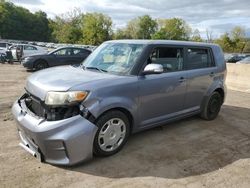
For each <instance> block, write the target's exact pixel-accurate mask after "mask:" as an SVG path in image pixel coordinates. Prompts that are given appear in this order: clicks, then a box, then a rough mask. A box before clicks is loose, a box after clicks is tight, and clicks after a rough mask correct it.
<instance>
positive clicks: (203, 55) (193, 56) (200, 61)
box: [187, 48, 214, 69]
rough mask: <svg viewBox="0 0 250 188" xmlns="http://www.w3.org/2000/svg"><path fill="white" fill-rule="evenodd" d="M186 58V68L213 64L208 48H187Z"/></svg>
mask: <svg viewBox="0 0 250 188" xmlns="http://www.w3.org/2000/svg"><path fill="white" fill-rule="evenodd" d="M187 58H188V64H187V68H188V69H201V68H207V67H213V66H214V63H213V60H212V57H211V53H210V50H209V49H201V48H188V51H187Z"/></svg>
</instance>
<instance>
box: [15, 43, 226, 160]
mask: <svg viewBox="0 0 250 188" xmlns="http://www.w3.org/2000/svg"><path fill="white" fill-rule="evenodd" d="M61 50H63V49H60V50H58V51H55V52H53V54H55V56H56V55H57V53H58V54H61V52H60V51H61ZM65 51H67V50H66V49H64V53H66V52H65ZM73 51H74V49H71V51H70V53H72V52H73ZM53 54H51V55H52V56H53ZM225 71H226V65H225V61H224V55H223V52H222V50H221V48H220V47H219V46H218V45H215V44H206V43H195V42H181V41H163V40H161V41H157V40H155V41H153V40H118V41H108V42H105V43H103V44H102V45H101V46H99V47H98V48H97V49H96V50H95V51H93V52H92V53H91V54H90V56H89V57H88V58H87V59H86V60H85V61H84V62H83V64H81V65H80V66H66V67H65V66H64V67H55V68H50V69H47V70H42V71H38V72H36V73H33V74H32V75H31V76H30V77H29V78H28V79H27V83H26V86H25V90H26V92H25V93H24V94H23V96H22V97H20V98H19V99H18V100H17V101H16V102H15V103H14V105H13V107H12V112H13V114H14V117H15V119H16V121H17V123H18V124H17V128H18V133H19V135H20V139H21V142H20V144H19V145H20V146H21V147H22V148H24V149H25V150H26V151H28V152H29V153H31V154H32V155H33V156H35V157H37V158H38V159H39V160H41V161H44V162H47V163H51V164H57V165H73V164H76V163H79V162H82V161H85V160H87V159H90V158H91V157H92V156H93V154H94V155H97V156H109V155H113V154H115V153H117V152H118V151H120V150H121V149H122V147H123V146H124V145H125V143H126V141H127V140H128V138H129V135H130V134H132V133H136V132H139V131H142V130H145V129H149V128H152V127H155V126H159V125H164V124H165V123H166V122H170V121H174V120H178V119H181V118H185V117H189V116H193V115H197V114H199V115H200V116H201V117H202V118H203V119H205V120H213V119H215V118H216V117H217V115H218V113H219V111H220V108H221V105H222V104H223V102H224V98H225V96H226V86H225V79H226V74H225ZM194 134H195V133H194Z"/></svg>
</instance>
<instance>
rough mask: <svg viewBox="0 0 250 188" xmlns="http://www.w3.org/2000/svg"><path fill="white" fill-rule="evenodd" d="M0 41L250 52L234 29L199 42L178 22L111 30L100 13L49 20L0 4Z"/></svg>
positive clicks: (148, 21) (141, 21)
mask: <svg viewBox="0 0 250 188" xmlns="http://www.w3.org/2000/svg"><path fill="white" fill-rule="evenodd" d="M0 25H1V27H0V38H3V39H16V40H28V41H43V42H59V43H74V44H76V43H79V44H80V43H83V44H90V45H99V44H101V43H102V42H103V41H106V40H111V39H165V40H186V41H196V42H215V43H217V44H219V45H220V46H221V47H222V48H223V50H224V51H225V52H250V41H249V40H247V39H246V34H245V30H244V28H242V27H239V26H237V27H235V28H233V29H232V31H231V32H230V33H225V34H223V35H222V36H220V37H219V38H218V39H213V37H212V31H208V30H207V32H206V33H207V39H202V37H201V35H200V32H199V30H198V29H192V28H191V27H190V25H189V24H188V23H187V22H186V21H185V20H183V19H181V18H170V19H153V18H152V17H150V16H149V15H143V16H139V17H137V18H134V19H132V20H130V21H128V23H127V24H126V26H125V27H124V28H119V29H116V30H114V29H113V22H112V19H111V18H110V17H109V16H108V15H105V14H102V13H85V14H84V13H82V12H81V11H80V10H79V9H74V10H72V11H70V12H67V13H65V14H62V15H60V16H56V17H55V18H54V19H49V18H48V17H47V15H46V13H45V12H42V11H38V12H35V13H31V12H30V11H29V10H27V9H25V8H22V7H19V6H16V5H14V4H13V3H10V2H7V1H5V0H0Z"/></svg>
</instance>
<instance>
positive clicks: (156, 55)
mask: <svg viewBox="0 0 250 188" xmlns="http://www.w3.org/2000/svg"><path fill="white" fill-rule="evenodd" d="M148 63H154V64H161V65H162V66H163V69H164V72H175V71H181V70H183V48H177V47H157V48H155V49H154V50H153V51H152V52H151V54H150V57H149V59H148Z"/></svg>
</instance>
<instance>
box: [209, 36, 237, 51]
mask: <svg viewBox="0 0 250 188" xmlns="http://www.w3.org/2000/svg"><path fill="white" fill-rule="evenodd" d="M214 42H215V43H217V44H219V45H220V46H221V48H222V49H223V51H224V52H233V48H234V47H233V46H234V43H233V41H232V40H231V38H230V35H229V33H225V34H223V35H222V36H221V37H220V38H219V39H217V40H215V41H214Z"/></svg>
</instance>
